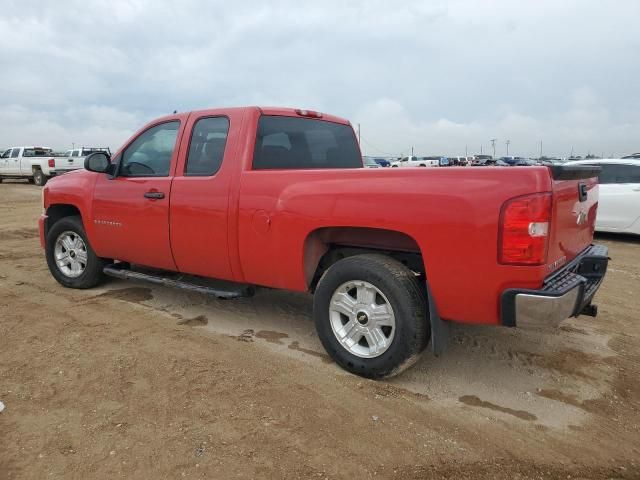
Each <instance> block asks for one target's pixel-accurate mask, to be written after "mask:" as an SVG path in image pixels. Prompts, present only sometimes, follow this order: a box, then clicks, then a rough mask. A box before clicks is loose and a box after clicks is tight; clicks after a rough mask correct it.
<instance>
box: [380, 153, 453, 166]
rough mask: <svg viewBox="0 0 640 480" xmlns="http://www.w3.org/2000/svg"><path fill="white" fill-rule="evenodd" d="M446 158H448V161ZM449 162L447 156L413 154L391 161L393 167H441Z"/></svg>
mask: <svg viewBox="0 0 640 480" xmlns="http://www.w3.org/2000/svg"><path fill="white" fill-rule="evenodd" d="M444 160H447V161H446V163H444ZM448 164H449V162H448V159H447V158H446V157H416V156H413V155H411V156H408V157H402V158H401V159H400V160H398V161H397V162H391V166H392V167H441V166H446V165H448Z"/></svg>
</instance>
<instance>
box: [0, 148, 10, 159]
mask: <svg viewBox="0 0 640 480" xmlns="http://www.w3.org/2000/svg"><path fill="white" fill-rule="evenodd" d="M10 155H11V149H9V150H5V151H4V153H3V154H2V157H0V158H9V156H10Z"/></svg>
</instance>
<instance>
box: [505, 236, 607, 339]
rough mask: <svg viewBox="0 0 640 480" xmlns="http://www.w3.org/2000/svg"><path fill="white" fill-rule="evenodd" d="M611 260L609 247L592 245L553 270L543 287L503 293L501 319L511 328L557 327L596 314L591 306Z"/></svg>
mask: <svg viewBox="0 0 640 480" xmlns="http://www.w3.org/2000/svg"><path fill="white" fill-rule="evenodd" d="M608 262H609V256H608V249H607V247H605V246H603V245H591V246H590V247H588V248H587V249H586V250H584V251H583V252H582V253H581V254H580V255H578V256H577V257H576V258H575V259H573V261H572V262H571V263H569V264H568V265H566V266H565V267H564V268H562V269H561V270H558V271H557V272H554V273H553V274H552V275H551V276H549V277H548V278H547V279H546V280H545V281H544V283H543V285H542V288H541V289H540V290H528V289H517V288H510V289H508V290H505V291H504V292H503V293H502V300H501V320H502V324H503V325H506V326H509V327H516V326H518V327H530V326H531V327H539V326H557V325H558V324H559V323H560V322H561V321H562V320H565V319H567V318H569V317H577V316H578V315H580V314H581V313H587V314H590V315H592V316H595V313H596V312H597V310H596V309H595V307H592V306H591V300H592V299H593V296H594V295H595V293H596V292H597V291H598V288H600V284H601V283H602V280H603V279H604V276H605V273H606V271H607V265H608Z"/></svg>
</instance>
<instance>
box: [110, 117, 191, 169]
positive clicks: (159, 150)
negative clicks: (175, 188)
mask: <svg viewBox="0 0 640 480" xmlns="http://www.w3.org/2000/svg"><path fill="white" fill-rule="evenodd" d="M179 127H180V122H178V121H174V122H167V123H161V124H160V125H156V126H155V127H151V128H150V129H149V130H147V131H146V132H144V133H142V135H140V136H139V137H138V138H136V139H135V140H134V141H133V142H132V143H131V145H129V146H128V147H127V149H126V150H125V151H124V154H123V155H122V163H121V164H120V170H119V172H118V174H119V175H120V176H123V177H166V176H168V175H169V168H170V167H171V156H172V155H173V150H174V148H175V145H176V139H177V137H178V129H179Z"/></svg>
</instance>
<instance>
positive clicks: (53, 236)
mask: <svg viewBox="0 0 640 480" xmlns="http://www.w3.org/2000/svg"><path fill="white" fill-rule="evenodd" d="M65 232H72V233H73V234H75V235H77V236H79V237H80V238H81V239H82V241H83V242H84V246H85V248H86V253H87V255H86V257H87V261H86V265H85V268H84V271H83V272H82V274H81V275H79V276H77V277H70V276H67V275H65V273H63V271H62V270H61V269H60V267H58V265H57V263H56V259H55V244H56V241H57V240H58V237H59V236H60V235H61V234H63V233H65ZM45 255H46V257H47V265H48V266H49V271H50V272H51V275H53V278H55V279H56V280H57V281H58V283H60V285H63V286H65V287H68V288H80V289H84V288H91V287H95V286H96V285H98V284H99V283H100V282H101V281H102V280H103V279H104V273H103V269H104V267H105V266H106V265H107V263H108V262H107V260H105V259H103V258H100V257H98V256H97V255H96V254H95V252H94V251H93V248H91V245H90V244H89V239H88V238H87V234H86V233H85V231H84V227H83V225H82V219H81V218H80V217H78V216H73V217H63V218H61V219H60V220H58V221H57V222H56V223H54V224H53V226H52V227H51V228H50V229H49V232H48V233H47V238H46V246H45Z"/></svg>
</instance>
